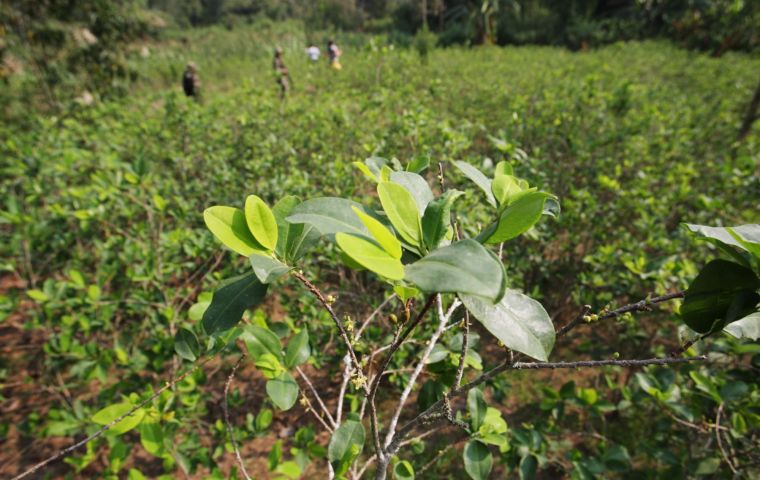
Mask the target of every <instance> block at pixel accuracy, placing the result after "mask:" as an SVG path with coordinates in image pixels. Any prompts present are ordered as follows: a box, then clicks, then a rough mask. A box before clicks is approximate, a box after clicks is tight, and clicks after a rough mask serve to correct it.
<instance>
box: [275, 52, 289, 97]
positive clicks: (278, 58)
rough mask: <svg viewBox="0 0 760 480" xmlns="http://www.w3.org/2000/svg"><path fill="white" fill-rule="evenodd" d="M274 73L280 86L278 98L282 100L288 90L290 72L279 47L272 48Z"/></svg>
mask: <svg viewBox="0 0 760 480" xmlns="http://www.w3.org/2000/svg"><path fill="white" fill-rule="evenodd" d="M272 66H273V67H274V73H275V75H276V77H277V84H278V85H279V86H280V99H282V100H284V99H285V96H286V95H287V94H288V92H289V91H290V73H289V72H288V67H286V66H285V62H284V61H283V60H282V49H281V48H280V47H277V48H275V50H274V60H273V61H272Z"/></svg>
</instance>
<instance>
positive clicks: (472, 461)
mask: <svg viewBox="0 0 760 480" xmlns="http://www.w3.org/2000/svg"><path fill="white" fill-rule="evenodd" d="M462 456H463V457H464V470H465V471H466V472H467V474H468V475H469V476H470V478H472V479H473V480H485V479H486V478H488V474H489V473H491V468H492V467H493V456H492V455H491V451H490V450H489V449H488V447H487V446H486V445H485V444H484V443H483V442H480V441H478V440H470V441H469V442H467V445H465V447H464V452H463V453H462Z"/></svg>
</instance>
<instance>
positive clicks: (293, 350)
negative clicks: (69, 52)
mask: <svg viewBox="0 0 760 480" xmlns="http://www.w3.org/2000/svg"><path fill="white" fill-rule="evenodd" d="M310 355H311V347H310V346H309V332H308V331H307V330H306V328H302V329H301V331H300V332H298V333H297V334H295V335H293V338H291V339H290V342H288V348H287V350H285V367H287V368H293V367H297V366H298V365H301V364H302V363H303V362H305V361H306V360H308V359H309V356H310Z"/></svg>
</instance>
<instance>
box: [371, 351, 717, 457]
mask: <svg viewBox="0 0 760 480" xmlns="http://www.w3.org/2000/svg"><path fill="white" fill-rule="evenodd" d="M706 360H707V357H706V356H704V355H702V356H698V357H686V358H649V359H644V360H588V361H579V362H554V363H543V362H527V363H523V362H514V363H511V362H510V361H509V360H504V361H503V362H501V363H500V364H499V365H497V366H496V367H494V368H492V369H491V370H489V371H488V372H486V373H484V374H482V375H481V376H480V377H478V378H476V379H475V380H473V381H472V382H470V383H467V384H465V385H463V386H461V387H459V388H456V389H454V390H452V391H451V392H449V394H448V395H447V396H446V398H443V399H441V400H438V401H437V402H435V403H434V404H433V405H431V406H430V407H428V409H427V410H425V411H424V412H422V413H420V414H419V415H417V416H416V417H415V418H413V419H412V420H410V421H409V422H407V423H406V424H405V425H404V426H403V427H401V429H400V430H399V431H398V434H397V435H396V438H394V440H393V442H391V444H390V445H389V446H388V448H387V449H386V451H387V452H388V453H389V454H391V455H392V454H394V453H395V452H396V451H397V450H398V448H399V446H400V444H399V441H400V440H401V439H403V438H404V437H405V436H406V435H408V434H409V432H411V431H412V430H413V429H414V428H416V427H417V426H418V425H420V424H421V423H423V422H424V421H425V420H426V419H427V418H428V417H429V416H430V415H431V414H435V413H436V412H438V410H439V409H440V408H441V407H442V406H443V405H444V402H445V400H446V399H447V398H448V399H450V398H453V397H457V396H460V395H463V394H465V393H467V392H468V391H470V390H471V389H473V388H475V387H477V386H478V385H480V384H481V383H484V382H486V381H488V380H490V379H491V378H493V377H495V376H496V375H498V374H500V373H501V372H504V371H506V370H530V369H543V368H548V369H555V368H580V367H601V366H607V365H615V366H621V367H641V366H646V365H666V364H674V363H687V362H698V361H699V362H703V361H706Z"/></svg>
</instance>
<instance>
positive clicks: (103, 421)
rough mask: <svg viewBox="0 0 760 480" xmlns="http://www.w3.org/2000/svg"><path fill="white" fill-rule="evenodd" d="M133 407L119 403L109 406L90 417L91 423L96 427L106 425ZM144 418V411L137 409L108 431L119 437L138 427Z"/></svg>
mask: <svg viewBox="0 0 760 480" xmlns="http://www.w3.org/2000/svg"><path fill="white" fill-rule="evenodd" d="M133 407H134V405H132V404H131V403H129V402H121V403H116V404H113V405H109V406H107V407H106V408H103V409H101V410H98V412H97V413H95V415H93V416H92V421H93V422H95V423H97V424H98V425H108V424H109V423H111V422H113V421H114V420H116V419H117V418H119V417H121V416H122V415H124V414H126V413H127V412H129V411H130V410H131V409H132V408H133ZM144 417H145V409H143V408H138V409H137V410H135V411H134V412H133V413H132V414H131V415H129V416H128V417H126V418H124V419H123V420H121V421H119V422H118V423H117V424H115V425H114V426H113V427H111V428H110V429H109V430H108V431H109V432H110V433H112V434H114V435H121V434H122V433H126V432H128V431H130V430H132V429H133V428H135V427H136V426H138V425H139V424H140V422H142V420H143V418H144Z"/></svg>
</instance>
